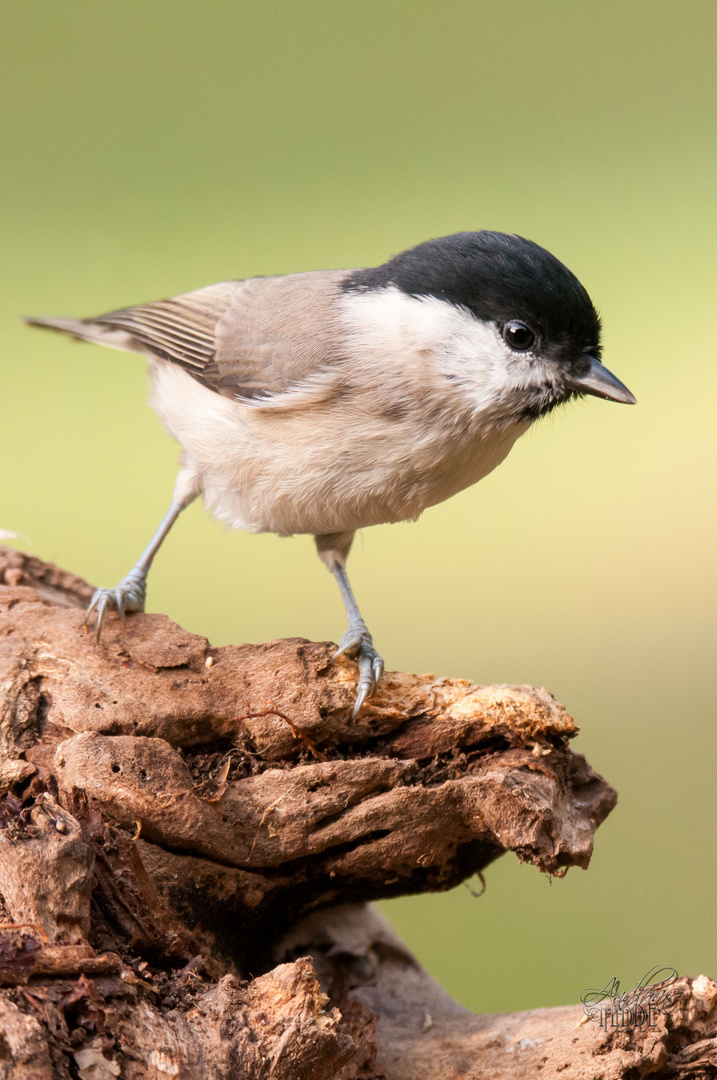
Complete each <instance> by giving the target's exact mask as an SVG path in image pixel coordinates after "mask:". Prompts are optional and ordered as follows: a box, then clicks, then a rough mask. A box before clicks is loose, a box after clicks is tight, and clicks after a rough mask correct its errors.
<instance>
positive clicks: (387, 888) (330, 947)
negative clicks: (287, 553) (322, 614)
mask: <svg viewBox="0 0 717 1080" xmlns="http://www.w3.org/2000/svg"><path fill="white" fill-rule="evenodd" d="M92 591H93V590H92V588H91V586H89V585H87V584H86V583H85V582H83V581H81V580H80V579H78V578H76V577H74V576H73V575H71V574H69V573H67V572H65V571H63V570H60V569H58V568H57V567H54V566H51V565H49V564H46V563H42V562H40V561H39V560H38V559H35V558H32V557H30V556H27V555H24V554H22V553H20V552H17V551H12V550H9V549H0V895H1V897H2V904H3V911H2V919H3V920H4V921H3V923H2V926H0V987H1V988H2V989H0V1048H1V1052H0V1078H2V1077H5V1076H7V1077H13V1078H15V1077H17V1078H25V1077H27V1078H28V1080H36V1078H37V1080H40V1078H42V1080H45V1078H48V1080H49V1078H55V1077H62V1078H64V1077H79V1078H80V1080H105V1078H110V1077H113V1076H121V1077H130V1078H134V1077H137V1078H139V1077H141V1078H142V1080H154V1078H157V1080H159V1078H164V1077H166V1076H167V1075H177V1076H181V1077H186V1078H190V1080H191V1078H194V1077H197V1078H199V1077H201V1078H202V1080H225V1078H226V1080H230V1078H234V1077H239V1076H241V1077H246V1078H253V1077H268V1076H271V1077H277V1078H283V1077H287V1078H289V1077H291V1078H297V1080H298V1078H304V1077H306V1078H311V1080H323V1078H326V1080H329V1078H333V1077H343V1078H346V1080H348V1078H351V1077H356V1078H361V1077H362V1078H364V1080H369V1078H372V1077H381V1076H385V1077H387V1078H388V1080H399V1078H403V1077H406V1078H408V1077H411V1078H412V1080H415V1078H416V1077H424V1076H425V1077H426V1078H429V1077H430V1078H433V1077H436V1078H438V1077H440V1078H442V1080H450V1078H451V1077H452V1076H463V1075H466V1074H468V1075H471V1071H472V1074H473V1075H479V1074H480V1075H491V1076H496V1077H499V1076H503V1075H505V1076H514V1077H515V1076H534V1075H537V1071H538V1070H539V1071H540V1075H541V1076H542V1077H550V1076H553V1075H555V1076H557V1074H558V1072H561V1073H563V1075H564V1069H565V1067H566V1064H570V1066H571V1068H573V1069H575V1070H576V1071H574V1072H572V1073H571V1074H570V1075H581V1076H593V1075H594V1076H604V1077H618V1076H623V1075H625V1076H626V1075H628V1072H627V1071H626V1070H628V1069H633V1070H637V1071H636V1072H635V1073H634V1075H645V1074H646V1072H650V1071H651V1073H652V1074H654V1075H658V1072H659V1070H663V1071H664V1070H665V1069H667V1068H671V1069H673V1073H670V1074H669V1075H673V1074H674V1075H699V1073H698V1072H696V1071H694V1070H696V1069H697V1068H698V1067H699V1068H701V1067H702V1063H704V1062H707V1061H712V1060H713V1057H714V1053H715V1050H714V1035H715V1024H716V1023H717V1021H716V1015H717V986H715V984H714V983H711V982H710V981H709V980H706V979H702V980H695V981H693V982H691V981H690V980H681V981H680V983H679V984H678V991H679V993H678V997H679V1002H678V1005H677V1006H675V1007H674V1008H673V1009H671V1010H670V1012H669V1013H665V1015H664V1016H663V1017H662V1019H661V1023H662V1028H661V1029H660V1030H659V1031H658V1032H657V1033H656V1032H655V1031H650V1032H649V1033H647V1034H645V1033H644V1032H643V1033H642V1034H641V1033H640V1032H639V1031H638V1030H635V1031H628V1032H622V1033H618V1034H616V1033H615V1032H607V1033H606V1032H605V1031H603V1030H602V1029H601V1028H599V1027H598V1026H597V1025H595V1024H591V1023H587V1024H584V1023H581V1022H580V1020H581V1017H582V1015H583V1014H582V1009H581V1008H580V1007H579V1006H575V1007H571V1008H567V1009H552V1010H538V1011H536V1012H532V1013H523V1014H516V1015H514V1016H500V1017H478V1016H475V1015H473V1014H472V1013H470V1012H468V1011H467V1010H465V1009H463V1008H461V1007H459V1006H458V1005H457V1004H456V1003H455V1002H453V1001H452V1000H451V999H450V998H448V996H447V995H446V994H445V993H444V992H443V991H442V990H441V989H440V987H438V986H437V985H436V984H435V983H434V982H433V981H432V980H431V979H430V978H429V977H428V976H427V975H426V973H425V972H423V971H422V969H421V968H420V967H419V965H418V964H417V963H416V961H415V960H414V959H413V958H412V957H411V955H410V953H408V951H407V950H406V949H405V947H404V946H403V945H402V944H401V942H400V941H399V940H398V939H397V938H396V937H395V935H394V934H393V932H392V931H391V930H390V928H389V927H388V926H387V924H386V923H385V922H384V921H383V920H382V919H381V918H380V916H378V915H377V913H376V912H375V911H374V910H373V909H372V908H371V907H370V906H369V904H368V902H369V901H371V900H375V899H379V898H381V897H389V896H398V895H402V894H406V893H419V892H425V891H431V890H441V889H448V888H451V887H452V886H454V885H456V884H458V883H459V882H461V881H463V880H465V879H466V878H468V877H470V876H472V875H474V874H476V873H481V872H482V871H483V870H484V869H485V868H486V867H487V866H488V865H489V864H490V863H491V862H492V861H493V860H494V859H496V858H497V857H498V856H500V855H502V854H504V853H505V852H508V851H513V852H515V854H516V855H517V856H518V858H519V859H521V860H522V861H526V862H530V863H532V864H533V865H534V866H535V867H536V868H537V869H538V870H540V871H543V872H545V873H550V874H562V873H563V872H564V871H565V870H566V869H567V868H569V867H571V866H580V867H583V868H586V867H587V865H588V863H589V860H590V855H591V852H592V844H593V835H594V832H595V829H596V828H597V827H598V825H599V824H600V823H601V822H602V821H603V820H604V819H605V817H606V816H607V814H608V813H609V812H610V810H611V809H612V808H613V806H614V804H615V798H616V796H615V792H614V791H613V790H612V788H611V787H610V786H609V785H608V784H607V783H606V782H605V781H604V780H603V779H602V777H600V776H598V775H597V774H596V773H595V772H593V770H592V769H591V768H590V766H589V765H588V764H587V762H586V761H585V760H584V758H582V757H581V756H580V755H579V754H576V753H575V752H574V751H572V749H571V748H570V740H571V739H572V738H573V737H574V736H575V734H576V733H577V728H576V726H575V724H574V723H573V721H572V719H571V718H570V717H569V716H568V714H567V713H566V712H565V710H564V708H563V707H562V706H561V705H559V704H558V703H557V702H556V701H555V700H554V699H553V698H552V697H551V696H550V694H548V693H546V691H544V690H536V689H534V688H532V687H526V686H492V687H479V686H475V685H474V684H472V683H469V682H466V681H463V680H456V679H435V678H433V677H432V676H418V675H407V674H401V673H392V674H389V675H387V676H386V677H385V679H384V681H383V682H382V684H381V687H380V690H379V692H378V694H377V695H376V697H375V698H374V699H373V700H372V701H370V702H369V703H368V704H367V705H366V706H365V707H364V709H363V710H362V712H361V714H360V716H359V717H358V718H357V719H355V720H352V719H351V708H352V703H353V698H354V691H355V683H356V668H355V665H354V664H353V663H352V662H351V661H350V660H348V659H346V658H341V659H339V660H338V661H333V660H332V659H331V657H332V651H333V646H331V645H330V644H327V643H323V644H322V643H314V642H308V641H303V640H299V639H293V640H285V641H274V642H269V643H268V644H264V645H239V646H226V647H223V648H212V647H211V646H210V645H209V643H208V642H207V640H206V639H205V638H202V637H199V636H197V635H194V634H190V633H188V632H187V631H185V630H183V629H182V628H181V627H179V626H176V625H175V624H174V623H172V622H171V621H170V620H169V619H167V618H166V617H164V616H161V615H151V614H149V615H136V616H132V617H131V618H129V619H128V620H127V624H126V627H125V628H124V630H123V629H122V627H121V624H120V621H119V619H117V618H113V619H109V620H108V624H107V626H106V628H105V632H104V635H103V639H102V642H101V643H100V644H99V645H97V644H96V642H95V641H94V638H93V637H91V636H88V635H85V634H83V632H82V621H83V609H84V607H85V606H86V604H87V602H88V600H89V597H90V596H91V594H92ZM710 1055H712V1057H711V1056H710ZM688 1065H689V1068H690V1069H693V1072H692V1073H689V1072H684V1071H683V1072H682V1073H680V1072H675V1071H674V1070H675V1069H679V1068H683V1069H684V1068H687V1067H688ZM578 1066H579V1068H578ZM579 1069H582V1072H580V1071H579ZM590 1069H593V1071H592V1072H591V1071H590ZM599 1070H602V1071H599ZM640 1070H642V1072H641V1071H640ZM630 1075H632V1074H630ZM664 1075H668V1073H667V1072H665V1073H664Z"/></svg>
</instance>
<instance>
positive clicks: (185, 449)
mask: <svg viewBox="0 0 717 1080" xmlns="http://www.w3.org/2000/svg"><path fill="white" fill-rule="evenodd" d="M28 322H30V323H31V324H32V325H34V326H41V327H49V328H50V329H53V330H60V331H63V332H65V333H67V334H71V335H72V336H74V337H76V338H79V339H81V340H83V341H91V342H97V343H98V344H101V345H109V346H110V347H112V348H115V349H123V350H129V351H132V352H139V353H144V354H145V355H146V356H147V357H148V358H149V365H150V378H151V385H152V404H153V406H154V408H155V409H156V411H157V413H158V414H159V417H160V419H161V420H162V421H163V423H164V425H165V427H166V428H167V430H168V431H169V432H170V434H171V435H173V436H174V438H175V439H176V440H177V442H178V443H179V444H180V446H181V447H182V456H181V463H182V464H181V469H180V472H179V475H178V477H177V482H176V486H175V489H174V497H173V500H172V503H171V506H170V508H169V510H168V512H167V514H166V516H165V517H164V519H163V520H162V522H161V524H160V526H159V528H158V530H157V532H156V533H155V535H154V536H153V538H152V540H151V541H150V543H149V546H148V547H147V549H146V550H145V552H144V553H143V555H142V556H141V558H140V559H139V561H138V562H137V563H136V565H135V566H134V568H133V569H132V570H131V571H130V573H129V574H127V576H126V577H124V578H123V579H122V580H121V581H120V582H119V584H118V585H117V587H116V588H114V589H98V590H97V592H96V593H95V595H94V597H93V599H92V602H91V604H90V607H89V609H88V612H87V618H86V620H85V621H86V622H87V619H89V616H90V614H91V612H92V611H96V612H97V635H98V638H99V635H100V632H101V630H102V623H103V621H104V618H105V616H106V613H107V611H108V609H110V608H112V607H114V608H116V609H117V611H118V612H119V614H120V615H121V616H122V618H124V614H125V612H135V611H142V610H143V608H144V602H145V591H146V580H147V572H148V570H149V567H150V565H151V563H152V560H153V559H154V556H155V555H156V553H157V551H158V549H159V547H160V545H161V543H162V541H163V540H164V538H165V536H166V535H167V533H168V531H169V529H170V528H171V526H172V525H173V523H174V521H175V520H176V518H177V516H178V515H179V513H180V512H181V511H182V510H183V509H184V508H185V507H186V506H188V505H189V503H191V502H192V500H193V499H195V498H196V497H197V495H199V494H202V495H203V496H204V501H205V503H206V506H207V508H208V510H209V512H210V513H211V514H212V515H213V516H214V517H215V518H217V519H218V520H220V521H222V522H224V523H225V524H226V525H228V526H230V527H231V528H234V529H248V530H249V531H251V532H273V533H278V534H279V535H280V536H291V535H292V534H293V533H313V535H314V536H315V538H316V545H317V548H318V551H319V554H320V556H321V558H322V559H323V561H324V562H325V564H326V566H327V567H328V568H329V570H330V571H331V573H332V574H333V575H334V576H335V578H336V581H337V583H338V586H339V589H340V591H341V596H342V599H343V602H344V605H345V608H346V613H347V615H348V629H347V631H346V633H345V634H344V636H343V637H342V638H341V641H340V643H339V648H338V652H337V654H336V655H339V654H340V653H346V654H347V655H348V656H350V657H353V658H355V659H356V660H357V662H358V684H357V691H356V702H355V707H354V715H356V713H357V712H358V710H359V709H360V708H361V706H362V704H363V703H364V701H365V700H366V699H367V698H368V697H369V696H370V695H371V694H372V693H373V691H374V690H375V688H376V685H377V683H378V681H379V679H380V677H381V674H382V672H383V660H382V659H381V657H380V656H379V654H378V652H377V651H376V649H375V648H374V645H373V640H372V637H371V634H370V633H369V630H368V627H367V626H366V623H365V622H364V620H363V617H362V615H361V612H360V611H359V607H358V605H357V603H356V600H355V598H354V594H353V592H352V590H351V585H350V584H349V579H348V577H347V574H346V557H347V555H348V553H349V549H350V547H351V543H352V541H353V538H354V534H355V532H356V530H357V529H360V528H364V527H365V526H367V525H379V524H381V523H384V522H395V521H406V520H407V519H412V518H417V517H418V516H419V514H420V513H421V512H422V511H423V510H425V508H426V507H427V506H433V505H434V504H436V503H439V502H442V501H443V500H444V499H447V498H449V497H450V496H451V495H454V494H455V493H456V492H458V491H461V490H462V489H463V488H466V487H469V486H470V485H471V484H475V483H476V482H477V481H478V480H480V479H482V478H483V477H484V476H486V475H487V474H488V473H489V472H491V470H493V469H494V468H495V467H496V465H499V464H500V462H501V461H502V460H503V459H504V458H505V456H506V455H507V453H508V451H509V450H510V448H511V447H512V445H513V443H514V442H515V441H516V439H517V438H518V437H519V436H520V435H522V434H523V432H525V431H527V429H528V428H529V427H530V425H531V424H532V423H533V421H534V420H537V419H538V417H540V416H543V415H545V414H546V413H548V412H550V411H551V410H552V409H554V408H555V406H556V405H560V404H561V403H562V402H565V401H568V400H569V399H570V398H573V397H579V396H582V395H584V394H592V395H594V396H595V397H600V398H604V399H606V400H608V401H618V402H623V403H625V404H634V403H635V398H634V397H633V395H632V394H631V393H630V391H629V390H628V389H627V387H626V386H624V385H623V383H621V382H620V380H619V379H617V378H616V377H615V376H614V375H613V374H612V373H611V372H610V371H608V370H607V368H605V367H604V366H603V364H602V363H601V360H600V322H599V318H598V315H597V313H596V311H595V308H594V307H593V305H592V302H591V301H590V298H589V296H588V294H587V292H586V291H585V289H584V288H583V286H582V285H581V284H580V282H579V281H578V279H577V278H576V277H575V276H574V275H573V274H572V273H571V272H570V271H569V270H568V269H567V267H565V266H564V265H563V264H562V263H561V262H559V261H558V259H556V258H555V257H554V256H553V255H551V254H550V253H549V252H547V251H546V250H545V249H544V248H542V247H539V246H538V245H537V244H534V243H532V242H531V241H529V240H524V239H523V238H522V237H519V236H509V235H505V234H503V233H498V232H488V231H483V232H464V233H457V234H455V235H453V236H446V237H443V238H441V239H438V240H428V241H426V242H425V243H422V244H419V245H418V246H417V247H414V248H411V249H410V250H408V251H404V252H402V253H401V254H400V255H396V256H394V257H393V258H391V259H389V260H388V262H386V263H384V264H383V265H382V266H378V267H375V268H372V269H363V270H325V271H323V270H320V271H309V272H307V273H298V274H288V275H285V276H280V277H262V278H249V279H247V280H243V281H225V282H222V283H220V284H218V285H209V286H208V287H206V288H203V289H197V290H196V291H195V292H190V293H184V294H183V295H181V296H176V297H173V298H172V299H170V300H160V301H158V302H156V303H150V304H140V305H138V306H137V307H128V308H122V309H120V310H118V311H111V312H109V313H108V314H106V315H99V316H97V318H94V319H81V320H74V319H35V318H33V319H29V320H28Z"/></svg>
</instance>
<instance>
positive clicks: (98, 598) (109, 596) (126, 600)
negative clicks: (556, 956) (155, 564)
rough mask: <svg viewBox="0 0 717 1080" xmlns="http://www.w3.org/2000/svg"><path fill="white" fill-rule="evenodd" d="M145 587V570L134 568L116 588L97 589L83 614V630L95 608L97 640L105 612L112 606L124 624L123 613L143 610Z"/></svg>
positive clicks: (100, 633)
mask: <svg viewBox="0 0 717 1080" xmlns="http://www.w3.org/2000/svg"><path fill="white" fill-rule="evenodd" d="M146 587H147V581H146V572H145V571H142V570H137V569H135V570H130V572H129V574H127V576H126V577H124V578H122V580H121V581H120V583H119V584H118V585H117V588H115V589H97V590H96V591H95V594H94V596H93V597H92V599H91V601H90V604H89V607H88V608H87V612H86V614H85V621H84V623H83V626H84V627H85V632H86V631H87V626H88V623H89V621H90V616H91V615H92V612H93V611H95V610H96V611H97V628H96V631H95V634H96V638H97V641H99V640H100V638H101V636H102V627H103V625H104V621H105V617H106V615H107V612H108V611H109V610H110V609H111V608H113V607H114V608H116V610H117V613H118V615H119V617H120V619H121V620H122V625H123V626H124V624H125V615H126V614H127V613H128V612H134V611H144V599H145V593H146Z"/></svg>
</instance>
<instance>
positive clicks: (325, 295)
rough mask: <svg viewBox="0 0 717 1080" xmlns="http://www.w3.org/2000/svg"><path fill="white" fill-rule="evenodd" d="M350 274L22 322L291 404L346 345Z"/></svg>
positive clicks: (254, 281)
mask: <svg viewBox="0 0 717 1080" xmlns="http://www.w3.org/2000/svg"><path fill="white" fill-rule="evenodd" d="M349 273H351V271H348V270H330V271H312V272H309V273H304V274H288V275H286V276H284V277H274V278H249V279H247V280H246V281H226V282H222V283H220V284H219V285H209V286H207V287H206V288H204V289H197V290H196V291H195V292H190V293H184V294H182V295H181V296H175V297H172V298H171V299H168V300H159V301H157V302H155V303H151V304H139V305H137V306H135V307H128V308H121V309H119V310H117V311H109V312H107V313H106V314H104V315H98V316H97V317H96V318H94V319H84V320H67V319H45V320H43V319H37V320H30V321H32V322H34V323H35V324H36V325H44V326H47V327H49V328H51V329H55V330H61V331H64V332H65V333H71V334H72V335H73V336H75V337H79V338H85V339H86V340H89V341H96V342H100V343H102V342H104V343H105V344H107V345H112V346H113V347H115V348H122V349H130V350H133V351H135V352H142V353H147V354H149V355H150V356H156V357H160V358H161V359H164V360H169V361H171V362H172V363H174V364H179V365H180V366H181V367H183V368H184V370H185V371H187V372H189V374H190V375H192V376H194V378H195V379H198V380H199V382H201V383H202V384H203V385H204V386H206V387H208V388H209V389H210V390H214V391H216V392H217V393H219V394H223V395H225V396H226V397H231V398H235V399H237V400H241V401H245V402H247V403H251V404H253V405H255V406H257V407H266V406H269V405H270V407H272V408H282V407H285V408H297V407H300V406H301V404H302V403H306V402H308V401H310V400H311V401H316V400H317V399H320V398H321V397H323V398H325V397H327V396H329V395H330V394H331V392H332V386H333V385H334V384H335V382H336V380H335V379H334V378H332V373H334V372H336V370H337V368H338V367H339V365H340V362H341V361H342V360H343V359H344V356H345V351H346V350H345V343H344V338H343V334H344V331H343V329H342V326H341V324H340V319H339V314H338V305H337V300H338V299H339V296H340V283H341V281H342V280H343V279H344V278H345V277H346V275H347V274H349Z"/></svg>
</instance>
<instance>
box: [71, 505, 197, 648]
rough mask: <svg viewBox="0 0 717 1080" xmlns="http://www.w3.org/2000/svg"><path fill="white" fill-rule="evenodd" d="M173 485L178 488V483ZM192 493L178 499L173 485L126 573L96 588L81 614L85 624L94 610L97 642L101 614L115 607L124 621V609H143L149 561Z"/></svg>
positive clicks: (100, 627)
mask: <svg viewBox="0 0 717 1080" xmlns="http://www.w3.org/2000/svg"><path fill="white" fill-rule="evenodd" d="M177 486H178V487H179V484H178V485H177ZM196 494H197V493H196V492H192V493H190V494H182V495H181V496H180V498H177V497H176V495H177V489H176V488H175V498H174V500H173V501H172V505H171V506H170V508H169V510H168V511H167V513H166V514H165V515H164V517H163V518H162V521H161V523H160V526H159V528H158V529H157V531H156V533H155V534H154V536H153V537H152V539H151V540H150V542H149V544H148V545H147V547H146V548H145V549H144V551H143V553H142V555H141V556H140V558H139V559H138V561H137V562H136V563H135V564H134V566H133V567H132V569H131V570H130V572H129V574H127V575H126V577H123V578H122V580H121V581H120V582H119V584H118V585H117V586H116V587H115V588H114V589H97V590H96V592H95V594H94V596H93V597H92V600H91V601H90V606H89V607H88V609H87V614H86V615H85V626H87V624H88V622H89V620H90V616H91V614H92V612H93V611H95V610H96V611H97V631H96V633H97V640H98V641H99V640H100V636H101V634H102V624H103V623H104V621H105V615H106V614H107V612H108V611H109V610H110V609H111V608H113V607H114V608H116V609H117V611H118V612H119V616H120V618H121V619H122V622H124V617H125V612H134V611H144V602H145V598H146V595H147V573H148V572H149V568H150V566H151V565H152V560H153V559H154V556H155V555H156V554H157V552H158V551H159V549H160V547H161V546H162V542H163V540H164V538H165V537H166V535H167V533H168V532H169V530H170V529H171V528H172V525H174V523H175V521H176V520H177V518H178V517H179V515H180V514H181V512H182V510H184V509H185V507H187V506H189V504H190V503H191V502H193V500H194V498H195V497H196Z"/></svg>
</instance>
